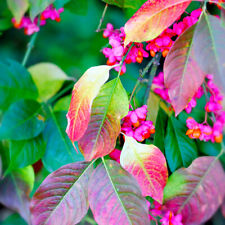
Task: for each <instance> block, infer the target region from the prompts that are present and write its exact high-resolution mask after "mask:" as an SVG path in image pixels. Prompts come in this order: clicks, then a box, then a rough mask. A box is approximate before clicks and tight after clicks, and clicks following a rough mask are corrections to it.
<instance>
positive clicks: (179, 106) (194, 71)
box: [164, 25, 205, 115]
mask: <svg viewBox="0 0 225 225" xmlns="http://www.w3.org/2000/svg"><path fill="white" fill-rule="evenodd" d="M195 27H196V26H195V25H194V26H192V27H190V28H189V29H187V30H186V31H185V32H184V33H183V34H182V35H181V36H180V37H179V38H178V39H177V40H176V41H175V43H174V45H173V47H172V48H171V49H170V51H169V53H168V55H167V57H166V60H165V63H164V76H165V86H166V87H167V88H168V89H169V90H168V92H169V97H170V100H171V104H172V106H173V108H174V110H175V113H176V115H178V114H179V113H180V112H181V111H182V110H183V109H184V108H185V107H186V105H187V104H188V102H189V101H190V100H191V98H192V97H193V96H194V94H195V93H196V91H197V90H198V88H199V87H200V86H201V84H202V83H203V81H204V78H205V74H204V73H203V72H202V70H201V69H200V68H199V66H198V64H197V62H196V58H195V54H194V44H193V36H194V32H195Z"/></svg>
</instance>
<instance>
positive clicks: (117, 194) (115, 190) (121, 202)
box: [102, 157, 132, 225]
mask: <svg viewBox="0 0 225 225" xmlns="http://www.w3.org/2000/svg"><path fill="white" fill-rule="evenodd" d="M102 162H103V165H104V167H105V170H106V173H107V175H108V177H109V180H110V183H111V184H112V187H113V190H114V192H115V194H116V196H117V198H118V200H119V202H120V205H121V206H122V208H123V210H124V212H125V214H126V217H127V219H128V221H129V224H130V225H132V222H131V220H130V217H129V215H128V212H127V210H126V208H125V206H124V204H123V201H122V199H121V198H120V196H119V193H118V191H117V189H116V187H115V185H114V183H113V180H112V178H111V175H110V172H109V169H108V167H107V165H106V162H105V159H104V158H103V157H102Z"/></svg>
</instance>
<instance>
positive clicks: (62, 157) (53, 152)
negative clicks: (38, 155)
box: [43, 111, 84, 172]
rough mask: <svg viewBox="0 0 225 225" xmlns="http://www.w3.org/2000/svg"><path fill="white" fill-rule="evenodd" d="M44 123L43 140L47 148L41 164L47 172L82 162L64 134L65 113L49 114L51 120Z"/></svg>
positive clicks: (79, 155)
mask: <svg viewBox="0 0 225 225" xmlns="http://www.w3.org/2000/svg"><path fill="white" fill-rule="evenodd" d="M46 123H47V124H46V128H45V130H44V139H45V141H46V142H47V147H46V152H45V155H44V157H43V163H44V165H45V167H46V168H47V169H48V170H49V171H51V172H52V171H55V170H56V169H58V168H59V167H61V166H63V165H65V164H68V163H71V162H77V161H82V160H84V158H83V156H82V154H81V153H79V154H78V153H76V151H75V149H74V147H73V145H72V143H71V141H70V140H69V138H68V136H67V134H66V132H65V130H66V124H67V121H66V112H64V111H59V112H56V113H53V112H51V118H50V119H48V120H47V122H46ZM77 149H78V148H77Z"/></svg>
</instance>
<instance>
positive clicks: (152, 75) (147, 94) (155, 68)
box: [144, 53, 161, 104]
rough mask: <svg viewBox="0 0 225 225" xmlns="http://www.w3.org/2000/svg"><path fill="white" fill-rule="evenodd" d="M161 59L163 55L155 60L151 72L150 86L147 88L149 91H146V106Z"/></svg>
mask: <svg viewBox="0 0 225 225" xmlns="http://www.w3.org/2000/svg"><path fill="white" fill-rule="evenodd" d="M160 59H161V53H159V54H157V55H156V56H155V58H154V62H153V66H152V68H151V72H150V74H149V79H148V86H147V89H146V91H145V97H144V104H146V103H147V101H148V97H149V95H150V90H151V86H152V81H153V78H154V76H155V74H156V71H157V68H158V64H159V61H160Z"/></svg>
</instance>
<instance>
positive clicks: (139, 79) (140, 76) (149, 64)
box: [129, 58, 155, 105]
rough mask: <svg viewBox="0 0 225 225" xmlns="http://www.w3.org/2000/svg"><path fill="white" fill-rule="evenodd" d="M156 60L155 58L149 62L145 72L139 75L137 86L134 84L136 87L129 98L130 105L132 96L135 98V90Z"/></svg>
mask: <svg viewBox="0 0 225 225" xmlns="http://www.w3.org/2000/svg"><path fill="white" fill-rule="evenodd" d="M154 60H155V59H154V58H153V59H152V60H151V61H150V62H149V63H148V64H147V66H146V67H145V68H144V70H143V72H142V73H140V75H139V77H138V79H137V81H136V84H135V86H134V89H133V91H132V93H131V96H130V100H129V105H130V103H131V100H132V98H133V96H134V93H135V91H136V89H137V87H138V85H139V84H140V83H141V81H142V79H143V78H144V76H145V74H146V73H147V72H148V70H149V68H150V67H151V65H152V64H153V62H154Z"/></svg>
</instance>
